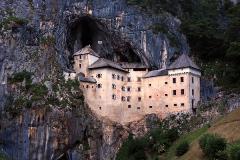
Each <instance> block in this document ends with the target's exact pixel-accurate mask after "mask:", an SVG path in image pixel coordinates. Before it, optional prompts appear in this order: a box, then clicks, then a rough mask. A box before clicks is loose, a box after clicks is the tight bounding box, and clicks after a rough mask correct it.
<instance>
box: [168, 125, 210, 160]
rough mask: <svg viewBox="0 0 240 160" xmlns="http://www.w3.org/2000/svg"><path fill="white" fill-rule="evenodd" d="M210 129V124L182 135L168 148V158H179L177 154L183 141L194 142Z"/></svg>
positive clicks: (170, 159)
mask: <svg viewBox="0 0 240 160" xmlns="http://www.w3.org/2000/svg"><path fill="white" fill-rule="evenodd" d="M207 129H208V126H205V127H203V128H200V129H197V130H196V131H194V132H191V133H188V134H186V135H183V136H181V137H180V138H179V139H178V140H177V141H176V142H175V143H174V144H173V145H172V146H171V147H170V148H169V150H168V152H167V155H166V159H168V160H173V159H177V157H176V156H175V152H176V148H177V146H178V145H179V144H180V143H182V142H183V141H187V142H188V143H190V144H191V143H192V142H193V141H194V140H196V139H198V138H199V137H200V136H201V135H203V134H204V133H205V132H206V131H207Z"/></svg>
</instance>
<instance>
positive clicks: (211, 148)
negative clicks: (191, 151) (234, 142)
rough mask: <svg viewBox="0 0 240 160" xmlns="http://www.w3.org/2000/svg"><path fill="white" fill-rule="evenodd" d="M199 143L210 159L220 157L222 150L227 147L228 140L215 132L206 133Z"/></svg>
mask: <svg viewBox="0 0 240 160" xmlns="http://www.w3.org/2000/svg"><path fill="white" fill-rule="evenodd" d="M199 145H200V147H201V149H202V151H203V153H204V154H205V155H206V156H207V157H208V158H209V159H216V158H219V157H218V156H219V155H221V154H220V152H222V151H224V150H225V149H226V146H227V144H226V141H225V139H224V138H221V137H219V136H217V135H213V134H205V135H204V136H203V137H202V138H201V139H200V140H199Z"/></svg>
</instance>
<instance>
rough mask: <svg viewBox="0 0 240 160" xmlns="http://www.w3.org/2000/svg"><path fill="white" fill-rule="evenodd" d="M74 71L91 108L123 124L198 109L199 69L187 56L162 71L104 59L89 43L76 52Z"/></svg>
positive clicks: (66, 76) (182, 56) (68, 74)
mask: <svg viewBox="0 0 240 160" xmlns="http://www.w3.org/2000/svg"><path fill="white" fill-rule="evenodd" d="M73 58H74V64H73V66H74V70H75V73H66V74H65V78H66V79H68V78H71V79H73V78H75V76H76V77H77V78H78V80H79V81H80V88H81V89H82V90H83V93H84V96H85V100H86V102H87V103H88V105H89V107H90V108H91V109H92V110H93V111H94V112H95V113H96V114H97V115H98V116H101V117H105V118H108V119H110V120H112V121H116V122H119V123H122V124H126V123H128V122H132V121H136V120H139V119H141V118H143V117H144V115H146V114H152V113H155V114H157V115H158V116H159V117H160V118H164V117H166V116H167V115H169V114H176V113H180V112H195V111H196V105H197V103H198V102H199V100H200V76H201V72H200V68H199V67H198V66H197V65H196V64H195V63H194V62H193V61H192V60H191V59H190V58H189V57H188V56H187V55H186V54H182V55H181V56H179V57H178V58H177V59H176V60H175V61H174V62H173V63H172V64H171V65H170V66H167V67H165V68H163V69H160V70H153V71H149V68H148V67H147V66H145V65H143V64H138V63H116V62H113V61H110V60H107V59H104V58H101V57H100V56H99V55H98V54H97V53H95V52H94V51H93V50H92V49H91V47H90V46H86V47H84V48H83V49H81V50H80V51H78V52H76V53H75V54H74V55H73Z"/></svg>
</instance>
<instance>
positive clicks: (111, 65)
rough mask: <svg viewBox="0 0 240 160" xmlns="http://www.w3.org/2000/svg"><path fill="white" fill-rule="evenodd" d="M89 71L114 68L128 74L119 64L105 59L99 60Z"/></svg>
mask: <svg viewBox="0 0 240 160" xmlns="http://www.w3.org/2000/svg"><path fill="white" fill-rule="evenodd" d="M88 68H89V69H96V68H114V69H117V70H120V71H124V72H127V71H126V70H125V69H123V68H122V67H121V66H120V65H119V64H117V63H115V62H113V61H110V60H107V59H104V58H99V59H98V60H97V61H96V62H94V63H93V64H92V65H91V66H89V67H88Z"/></svg>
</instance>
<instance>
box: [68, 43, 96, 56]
mask: <svg viewBox="0 0 240 160" xmlns="http://www.w3.org/2000/svg"><path fill="white" fill-rule="evenodd" d="M83 54H91V55H93V56H95V57H100V56H99V55H98V54H97V53H96V52H94V50H92V48H91V46H90V45H87V46H85V47H84V48H82V49H81V50H79V51H77V52H76V53H74V54H73V56H78V55H83Z"/></svg>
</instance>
